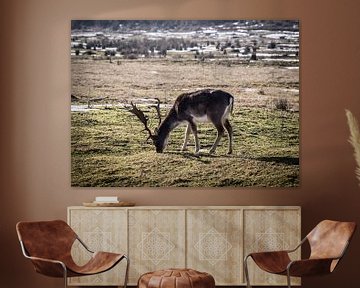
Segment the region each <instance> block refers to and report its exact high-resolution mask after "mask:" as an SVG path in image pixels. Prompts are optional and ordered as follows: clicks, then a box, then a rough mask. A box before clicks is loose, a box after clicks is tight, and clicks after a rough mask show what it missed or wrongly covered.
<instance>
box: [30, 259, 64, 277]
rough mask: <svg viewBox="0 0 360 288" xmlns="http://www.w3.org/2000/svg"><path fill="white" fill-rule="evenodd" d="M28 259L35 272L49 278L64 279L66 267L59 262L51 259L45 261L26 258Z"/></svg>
mask: <svg viewBox="0 0 360 288" xmlns="http://www.w3.org/2000/svg"><path fill="white" fill-rule="evenodd" d="M26 258H28V259H30V260H31V262H32V263H33V265H34V268H35V271H36V272H38V273H40V274H43V275H46V276H51V277H59V278H60V277H66V275H67V268H66V265H65V264H64V263H63V262H61V261H59V260H53V259H46V258H40V257H32V256H26Z"/></svg>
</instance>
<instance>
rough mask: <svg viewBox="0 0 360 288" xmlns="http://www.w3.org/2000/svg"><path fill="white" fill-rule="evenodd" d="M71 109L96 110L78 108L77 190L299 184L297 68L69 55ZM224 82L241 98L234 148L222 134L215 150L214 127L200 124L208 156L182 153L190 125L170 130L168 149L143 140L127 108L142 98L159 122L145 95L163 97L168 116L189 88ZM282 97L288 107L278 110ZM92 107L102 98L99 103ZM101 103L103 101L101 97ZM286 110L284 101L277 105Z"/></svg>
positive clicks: (74, 145)
mask: <svg viewBox="0 0 360 288" xmlns="http://www.w3.org/2000/svg"><path fill="white" fill-rule="evenodd" d="M71 67H72V94H73V95H76V97H77V99H78V100H77V101H76V102H73V103H72V105H74V106H76V105H84V106H87V105H90V106H91V103H90V102H89V101H88V100H90V99H98V98H100V100H101V101H100V104H101V105H100V106H98V107H96V109H82V110H80V111H78V112H72V113H71V125H72V126H71V149H72V151H71V163H72V172H71V173H72V174H71V182H72V186H82V187H94V186H97V187H107V186H108V187H125V186H127V187H129V186H135V187H139V186H197V187H200V186H202V187H204V186H205V187H219V186H241V187H246V186H262V187H264V186H266V187H290V186H297V185H299V70H298V69H287V68H286V67H282V66H267V65H260V64H251V63H250V64H248V65H245V64H239V63H230V64H229V63H227V64H224V63H216V62H210V61H209V62H207V63H198V62H194V61H190V60H186V61H175V60H174V59H173V58H170V57H168V58H166V59H164V58H163V59H151V60H142V59H140V60H121V62H119V63H117V62H116V61H115V62H113V63H110V62H109V61H108V60H96V61H95V60H93V59H91V58H86V57H83V58H76V57H73V58H72V65H71ZM202 88H218V89H223V90H225V91H227V92H229V93H231V94H232V95H233V96H234V97H235V106H234V111H233V115H232V116H231V120H230V122H231V123H232V125H233V129H234V145H233V150H234V152H233V154H232V155H227V154H226V151H227V145H228V139H227V137H226V136H225V137H224V138H223V139H222V140H221V142H220V146H219V147H218V149H217V151H216V153H215V155H209V154H208V152H207V151H208V150H209V149H210V147H211V145H212V143H213V141H214V139H215V137H216V130H215V129H214V128H213V126H212V125H211V124H200V125H199V138H200V144H201V149H202V150H201V153H200V155H199V156H195V155H194V153H193V152H194V141H193V137H190V145H189V151H187V152H180V148H181V145H182V141H183V137H184V131H185V127H184V126H182V127H178V128H176V129H175V130H174V131H173V132H172V133H171V135H170V139H169V143H168V146H167V148H166V150H165V153H162V154H158V153H156V152H155V149H154V146H153V145H152V143H150V142H148V143H145V140H146V138H147V134H146V133H145V132H144V131H143V126H142V124H141V123H140V122H139V121H138V120H137V119H136V117H135V116H134V115H132V114H130V113H129V112H128V111H127V110H126V109H125V108H124V107H123V105H124V104H125V105H126V103H129V102H130V101H134V102H136V103H139V104H138V105H139V107H141V109H142V110H144V112H145V113H146V114H147V115H149V118H150V119H151V120H152V122H151V127H152V128H155V127H156V126H157V120H156V119H155V110H154V109H151V108H149V107H148V106H147V105H146V99H152V98H154V97H158V98H160V100H161V102H162V103H164V104H167V105H162V106H161V111H162V116H163V117H164V116H165V114H166V113H167V111H168V109H169V107H170V106H171V104H172V103H173V101H174V99H175V98H176V97H177V96H178V95H179V94H181V93H183V92H185V91H195V90H197V89H202ZM279 99H283V100H284V101H285V102H286V103H287V105H288V106H287V107H286V109H277V108H276V105H275V102H276V100H279ZM94 104H95V103H94ZM97 104H99V103H97ZM278 108H279V107H278Z"/></svg>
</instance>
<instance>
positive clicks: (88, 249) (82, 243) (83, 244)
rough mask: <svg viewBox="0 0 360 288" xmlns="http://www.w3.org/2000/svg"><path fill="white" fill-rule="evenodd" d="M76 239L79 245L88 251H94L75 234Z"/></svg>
mask: <svg viewBox="0 0 360 288" xmlns="http://www.w3.org/2000/svg"><path fill="white" fill-rule="evenodd" d="M76 239H77V240H78V241H79V242H80V243H81V245H82V246H83V247H84V248H85V249H86V250H87V251H89V252H90V253H95V252H94V251H92V250H90V248H89V247H88V246H87V245H86V244H85V243H84V242H83V241H82V240H81V239H80V237H79V236H78V235H76Z"/></svg>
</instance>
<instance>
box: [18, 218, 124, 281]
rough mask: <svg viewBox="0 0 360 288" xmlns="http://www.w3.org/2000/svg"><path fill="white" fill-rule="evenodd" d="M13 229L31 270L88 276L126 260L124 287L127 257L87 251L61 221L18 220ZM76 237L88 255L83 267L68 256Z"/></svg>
mask: <svg viewBox="0 0 360 288" xmlns="http://www.w3.org/2000/svg"><path fill="white" fill-rule="evenodd" d="M16 231H17V234H18V237H19V240H20V245H21V249H22V252H23V254H24V256H25V257H26V258H28V259H30V260H31V262H32V264H33V265H34V268H35V271H36V272H38V273H41V274H43V275H46V276H50V277H59V278H64V284H65V287H67V277H78V276H88V275H93V274H98V273H102V272H105V271H108V270H110V269H111V268H113V267H114V266H115V265H116V264H118V263H119V262H120V261H121V260H122V259H126V261H127V265H126V272H125V281H124V288H126V285H127V279H128V269H129V259H128V257H127V256H126V255H124V254H116V253H109V252H95V253H94V252H93V251H91V250H90V249H89V248H88V247H87V246H86V245H85V244H84V243H83V242H82V241H81V240H80V238H79V237H78V236H77V235H76V233H75V232H74V231H73V230H72V229H71V227H70V226H69V225H68V224H66V222H64V221H62V220H54V221H40V222H19V223H17V225H16ZM76 240H78V241H79V242H80V243H81V244H82V245H83V246H84V247H85V249H86V250H87V251H89V252H90V253H91V254H92V257H91V259H90V260H89V261H88V262H87V263H86V264H85V265H83V266H78V265H77V264H76V263H75V262H74V260H73V258H72V256H71V247H72V245H73V243H74V242H75V241H76Z"/></svg>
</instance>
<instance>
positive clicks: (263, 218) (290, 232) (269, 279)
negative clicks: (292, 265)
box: [244, 208, 301, 285]
mask: <svg viewBox="0 0 360 288" xmlns="http://www.w3.org/2000/svg"><path fill="white" fill-rule="evenodd" d="M244 232H245V233H244V252H245V255H247V254H248V253H251V252H260V251H274V250H286V249H292V248H295V247H296V246H297V245H298V244H299V243H300V237H301V231H300V210H299V209H286V210H284V209H271V208H269V209H268V208H265V209H260V210H252V209H247V210H245V211H244ZM291 256H292V258H296V259H299V258H300V256H301V255H300V250H298V251H296V252H295V253H293V254H292V255H291ZM249 276H250V282H251V283H252V284H253V285H286V277H283V276H278V275H274V274H270V273H266V272H264V271H262V270H261V269H260V268H258V266H257V265H255V263H254V262H253V261H252V260H249ZM291 282H292V283H293V284H300V280H299V278H293V279H292V281H291Z"/></svg>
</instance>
